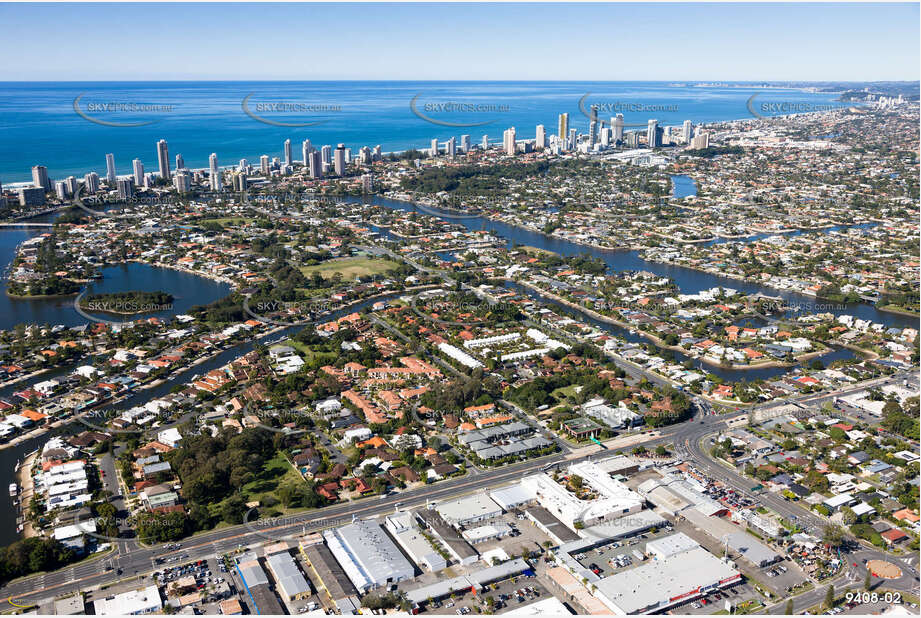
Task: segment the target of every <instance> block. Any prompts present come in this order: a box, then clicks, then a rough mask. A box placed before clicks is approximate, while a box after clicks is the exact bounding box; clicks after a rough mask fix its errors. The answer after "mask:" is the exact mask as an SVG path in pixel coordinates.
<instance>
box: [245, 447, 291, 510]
mask: <svg viewBox="0 0 921 618" xmlns="http://www.w3.org/2000/svg"><path fill="white" fill-rule="evenodd" d="M290 481H293V482H295V483H303V482H304V479H303V478H302V477H301V475H300V474H298V473H297V471H296V470H295V469H294V468H293V467H292V466H291V464H289V463H288V461H287V460H286V459H285V456H284V455H283V454H282V453H281V452H278V453H276V454H275V457H273V458H272V459H270V460H268V461H267V462H266V463H265V467H264V468H263V469H262V473H261V474H260V475H259V476H258V477H257V478H256V479H255V480H253V481H250V482H249V483H247V484H246V485H244V486H243V488H242V489H243V497H244V499H245V500H246V501H247V502H252V501H254V500H261V499H262V497H263V496H265V495H266V494H273V493H274V492H275V490H276V489H277V488H278V487H279V486H281V485H282V484H283V483H285V482H290Z"/></svg>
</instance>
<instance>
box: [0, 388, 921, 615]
mask: <svg viewBox="0 0 921 618" xmlns="http://www.w3.org/2000/svg"><path fill="white" fill-rule="evenodd" d="M854 388H855V390H859V387H856V386H855V387H854ZM833 396H835V395H826V397H833ZM803 399H807V398H803ZM746 414H748V412H739V413H736V414H725V415H716V414H711V415H705V416H700V415H699V416H698V417H696V418H695V419H693V420H691V421H688V422H685V423H682V424H679V425H674V426H670V427H665V428H663V429H661V430H660V431H658V432H656V435H648V434H647V435H646V436H641V437H640V438H639V439H638V441H637V444H644V445H647V446H655V445H657V444H674V447H675V450H676V453H677V454H678V455H679V456H686V458H687V459H690V460H693V462H694V463H695V465H697V466H698V467H699V468H700V469H701V471H703V472H704V473H706V474H708V475H710V476H711V477H712V478H714V479H717V480H720V481H722V482H724V483H726V484H728V485H729V486H731V487H733V488H735V489H736V490H737V491H741V492H743V493H747V492H748V489H749V488H750V487H751V484H752V481H751V480H750V479H745V478H744V477H742V476H741V475H739V474H737V473H736V472H735V471H734V470H732V469H730V468H728V467H726V466H723V465H721V464H719V463H717V462H715V461H713V460H712V459H711V458H710V456H709V453H707V452H706V447H705V446H704V445H702V442H703V441H705V440H706V439H707V437H708V436H710V435H713V434H715V433H716V432H717V431H719V430H720V429H721V428H723V427H725V426H726V422H727V421H729V420H732V419H737V418H739V417H740V416H743V415H746ZM604 453H605V451H603V450H601V449H598V450H595V451H593V452H591V453H588V454H585V455H580V456H574V455H571V454H566V453H557V454H554V455H550V456H547V457H543V458H540V459H535V460H530V461H525V462H520V463H516V464H512V465H509V466H504V467H501V468H498V469H485V470H477V471H475V472H471V473H469V474H467V475H466V476H463V477H459V478H455V479H447V480H445V481H442V482H439V483H436V484H434V485H427V486H424V487H419V488H416V489H411V490H407V491H404V492H400V493H395V494H391V495H386V496H383V497H381V498H365V499H361V500H358V501H355V502H347V503H343V504H336V505H333V506H329V507H325V508H322V509H319V510H311V511H305V512H303V513H298V514H294V515H290V516H287V517H285V518H276V519H270V520H267V521H253V522H250V523H245V524H243V525H238V526H233V527H228V528H222V529H220V530H213V531H209V532H203V533H200V534H197V535H195V536H192V537H190V538H188V539H185V541H184V542H183V544H182V548H181V549H179V550H166V549H165V546H164V545H156V546H151V547H143V546H137V545H135V544H134V543H119V547H118V548H117V549H116V550H114V551H113V552H112V553H110V554H108V555H107V556H106V557H105V558H104V559H97V560H92V561H88V562H86V563H83V564H77V565H75V566H72V567H67V568H63V569H59V570H58V571H55V572H52V573H45V574H41V575H35V576H31V577H27V578H22V579H20V580H17V581H14V582H11V583H8V584H6V585H4V586H3V587H2V588H0V594H2V598H3V602H2V603H0V610H2V611H6V610H9V609H12V608H13V607H14V606H13V605H11V604H10V600H11V598H12V601H13V602H14V603H17V604H19V605H28V604H30V603H38V602H40V601H43V600H46V599H50V598H54V597H56V596H60V595H62V594H65V593H68V592H71V591H73V590H77V589H83V590H85V589H89V588H93V587H96V586H100V585H103V584H107V583H111V582H113V581H116V580H118V579H124V578H130V577H134V576H137V575H142V574H145V573H149V572H151V571H154V570H157V568H158V567H157V566H156V564H155V558H163V559H164V560H170V559H180V560H199V559H203V558H206V557H213V556H215V555H219V554H222V553H225V552H227V551H230V550H234V549H236V548H237V547H239V546H243V547H246V546H248V545H252V544H258V543H262V542H265V541H267V540H271V539H278V538H283V537H294V536H297V535H301V534H304V533H305V532H311V531H318V530H322V529H325V528H328V527H332V526H337V525H343V524H346V523H349V522H351V521H352V519H353V518H354V517H362V518H367V517H375V516H378V515H382V514H385V513H389V512H392V511H393V510H395V509H396V508H415V507H418V506H424V505H425V504H427V503H428V502H431V501H437V500H443V499H447V498H452V497H456V496H459V495H463V494H465V493H470V492H473V491H483V489H484V488H486V487H495V486H499V485H502V484H505V483H510V482H514V481H515V480H517V479H520V478H521V477H523V476H525V475H527V474H533V473H534V472H536V471H538V470H540V469H541V468H543V467H545V466H547V465H550V464H559V463H574V462H578V461H584V460H588V459H592V458H593V457H597V456H598V455H600V454H604ZM757 499H758V500H760V501H761V502H762V503H763V504H764V505H765V506H767V507H769V508H771V509H773V510H775V511H777V512H778V513H779V514H780V515H782V516H783V517H785V518H788V519H790V520H791V521H796V522H798V523H799V524H800V525H802V526H804V527H808V528H809V530H810V532H812V533H813V534H818V535H819V536H821V529H822V526H823V525H824V524H825V522H824V520H822V519H821V518H819V516H817V515H815V514H813V513H811V512H809V511H806V510H805V509H803V508H801V507H800V506H799V505H798V504H796V503H793V502H787V501H785V500H783V498H781V497H779V496H777V495H774V494H770V493H764V494H761V495H759V496H758V497H757ZM864 558H866V559H873V558H878V559H884V560H889V561H892V562H896V563H898V564H899V566H900V567H901V568H902V569H903V573H904V575H903V577H902V578H901V579H899V580H896V581H893V582H890V583H889V584H888V586H889V587H892V588H895V589H899V590H904V591H910V590H911V589H912V588H914V586H915V583H916V579H915V578H916V577H917V570H916V569H915V568H914V567H912V566H911V565H910V564H907V563H906V562H904V561H903V560H898V559H894V558H893V557H892V556H889V555H888V554H885V553H883V552H881V551H878V550H875V549H869V548H865V547H864V548H862V549H861V550H859V551H858V552H856V553H855V554H851V555H850V556H849V558H848V559H849V560H850V561H851V562H857V564H858V567H851V568H850V569H849V570H848V572H849V573H850V577H851V578H852V581H859V582H861V583H862V581H863V572H862V571H861V569H862V560H863V559H864ZM103 565H111V566H112V568H113V569H121V571H122V573H121V574H120V575H119V574H117V571H116V570H112V571H104V570H103V569H104V566H103ZM843 577H845V576H841V578H843ZM841 578H839V579H841ZM813 592H814V593H815V594H816V595H819V596H820V597H821V598H819V600H818V601H817V602H821V600H822V598H824V597H823V596H822V595H824V588H822V590H820V591H819V590H817V591H813ZM801 598H802V599H803V600H802V601H801V600H799V599H800V598H798V599H797V608H799V607H800V605H801V604H802V607H803V608H805V607H808V606H811V605H814V604H815V602H812V600H811V599H812V596H810V595H809V594H806V595H802V597H801ZM781 609H782V608H781Z"/></svg>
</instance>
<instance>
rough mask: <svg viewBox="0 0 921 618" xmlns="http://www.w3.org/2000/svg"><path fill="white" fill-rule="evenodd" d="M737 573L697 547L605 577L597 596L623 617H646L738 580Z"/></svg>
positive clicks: (599, 583)
mask: <svg viewBox="0 0 921 618" xmlns="http://www.w3.org/2000/svg"><path fill="white" fill-rule="evenodd" d="M738 574H739V572H738V571H736V570H735V569H733V568H732V567H730V566H729V565H728V564H726V563H725V562H723V561H722V560H720V559H719V558H717V557H716V556H714V555H713V554H711V553H710V552H708V551H707V550H705V549H704V548H702V547H696V548H694V549H691V550H689V551H685V552H682V553H680V554H677V555H675V556H671V557H669V558H664V559H661V560H649V561H647V562H645V563H644V564H642V565H641V566H638V567H636V568H634V569H629V570H627V571H623V572H621V573H618V574H617V575H613V576H611V577H605V578H604V579H601V580H599V581H597V582H595V586H596V588H597V591H598V592H597V596H598V597H599V599H601V600H602V601H603V602H604V603H605V604H606V605H608V606H609V607H612V608H614V607H616V608H617V609H618V610H619V611H620V613H623V614H638V613H646V609H647V608H649V607H652V606H660V607H665V606H668V605H670V604H671V603H672V601H671V599H675V598H676V597H680V596H682V595H688V596H689V597H690V596H691V595H692V594H693V591H694V590H697V589H698V588H701V587H706V586H712V585H716V584H719V583H720V582H724V581H728V580H731V579H733V578H734V577H737V576H738Z"/></svg>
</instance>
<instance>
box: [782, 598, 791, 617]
mask: <svg viewBox="0 0 921 618" xmlns="http://www.w3.org/2000/svg"><path fill="white" fill-rule="evenodd" d="M783 613H785V614H786V615H787V616H792V615H793V599H788V600H787V605H786V607H784V610H783Z"/></svg>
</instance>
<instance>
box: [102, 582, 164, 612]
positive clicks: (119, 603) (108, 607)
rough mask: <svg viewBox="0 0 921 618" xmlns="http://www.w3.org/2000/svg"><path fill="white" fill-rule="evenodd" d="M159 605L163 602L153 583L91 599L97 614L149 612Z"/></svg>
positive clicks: (159, 606)
mask: <svg viewBox="0 0 921 618" xmlns="http://www.w3.org/2000/svg"><path fill="white" fill-rule="evenodd" d="M161 607H163V602H162V601H161V600H160V591H159V590H158V589H157V587H156V586H153V585H151V586H147V587H146V588H141V589H140V590H131V591H130V592H123V593H122V594H116V595H114V596H111V597H106V598H105V599H99V600H98V601H93V608H94V609H95V613H96V615H97V616H98V615H103V614H108V615H112V614H119V615H122V616H124V615H127V614H149V613H151V612H154V611H157V610H158V609H160V608H161Z"/></svg>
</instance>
